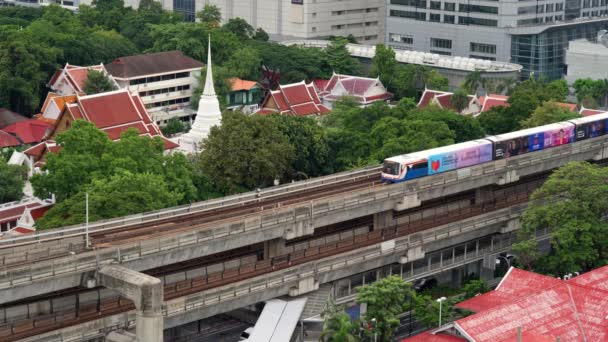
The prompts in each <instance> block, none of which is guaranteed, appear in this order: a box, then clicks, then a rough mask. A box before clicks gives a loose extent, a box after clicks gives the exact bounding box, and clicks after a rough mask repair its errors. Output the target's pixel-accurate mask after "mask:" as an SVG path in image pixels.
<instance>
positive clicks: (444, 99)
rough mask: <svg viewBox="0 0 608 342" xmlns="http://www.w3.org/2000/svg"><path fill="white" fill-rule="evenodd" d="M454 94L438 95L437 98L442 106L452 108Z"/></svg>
mask: <svg viewBox="0 0 608 342" xmlns="http://www.w3.org/2000/svg"><path fill="white" fill-rule="evenodd" d="M452 95H453V94H452V93H447V94H441V95H436V96H435V100H437V102H438V103H439V105H440V106H441V108H451V100H452Z"/></svg>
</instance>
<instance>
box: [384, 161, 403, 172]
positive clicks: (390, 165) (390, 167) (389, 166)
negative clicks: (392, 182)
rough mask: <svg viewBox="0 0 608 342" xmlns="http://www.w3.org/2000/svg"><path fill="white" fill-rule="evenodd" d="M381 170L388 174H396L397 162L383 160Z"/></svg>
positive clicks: (397, 169) (397, 170)
mask: <svg viewBox="0 0 608 342" xmlns="http://www.w3.org/2000/svg"><path fill="white" fill-rule="evenodd" d="M382 172H383V173H388V174H389V175H393V176H397V175H398V174H399V163H395V162H391V161H388V160H385V161H384V166H383V167H382Z"/></svg>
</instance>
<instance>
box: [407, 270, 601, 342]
mask: <svg viewBox="0 0 608 342" xmlns="http://www.w3.org/2000/svg"><path fill="white" fill-rule="evenodd" d="M457 307H459V308H463V309H467V310H470V311H473V312H475V314H473V315H471V316H468V317H465V318H462V319H459V320H457V321H455V322H454V323H450V324H447V325H445V326H443V327H442V328H439V329H436V330H434V331H431V332H426V334H427V335H428V334H430V335H436V336H450V337H454V338H458V339H459V340H453V341H475V342H486V341H487V342H507V341H509V342H510V341H516V340H517V330H518V328H519V327H521V329H522V334H523V341H555V340H556V339H557V338H558V337H559V338H560V340H561V341H563V342H567V341H606V340H607V339H608V316H607V315H608V266H604V267H602V268H599V269H596V270H593V271H590V272H588V273H585V274H583V275H580V276H577V277H574V278H571V279H568V280H561V279H559V278H553V277H549V276H544V275H540V274H537V273H534V272H529V271H524V270H520V269H516V268H510V269H509V271H508V272H507V274H506V275H505V276H504V278H503V279H502V281H501V282H500V284H499V285H498V286H497V287H496V289H495V290H493V291H490V292H488V293H485V294H482V295H479V296H476V297H473V298H471V299H468V300H465V301H463V302H461V303H459V304H458V305H457ZM403 341H407V342H411V341H427V340H425V339H420V338H419V339H414V338H411V339H405V340H403ZM437 341H450V340H443V339H438V340H437Z"/></svg>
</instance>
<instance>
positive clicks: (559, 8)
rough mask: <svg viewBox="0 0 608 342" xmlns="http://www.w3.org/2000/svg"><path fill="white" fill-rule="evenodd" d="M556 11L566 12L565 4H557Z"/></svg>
mask: <svg viewBox="0 0 608 342" xmlns="http://www.w3.org/2000/svg"><path fill="white" fill-rule="evenodd" d="M555 10H556V11H563V10H564V4H563V3H560V4H555Z"/></svg>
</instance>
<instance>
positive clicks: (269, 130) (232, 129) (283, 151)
mask: <svg viewBox="0 0 608 342" xmlns="http://www.w3.org/2000/svg"><path fill="white" fill-rule="evenodd" d="M293 154H294V149H293V147H292V146H291V144H290V143H289V139H288V138H287V137H286V136H285V135H284V134H282V133H281V132H280V131H279V129H278V128H277V127H276V125H274V122H273V121H272V120H270V119H268V118H267V117H264V116H258V115H253V116H247V115H245V114H242V113H239V112H224V114H223V116H222V125H221V126H219V127H218V126H215V127H213V128H212V129H211V132H210V133H209V136H208V137H207V138H206V139H205V140H204V141H203V152H201V154H200V156H199V158H198V164H199V167H200V169H201V170H203V172H204V173H205V174H206V175H208V176H209V177H210V178H211V179H213V180H214V182H215V183H216V184H217V185H218V187H219V188H220V189H222V190H225V191H227V192H235V191H238V190H239V189H240V188H243V187H244V188H247V189H254V188H256V187H263V186H266V185H270V184H272V182H273V180H274V179H276V178H277V177H280V176H281V175H283V174H285V172H286V171H287V170H288V169H289V167H290V165H291V163H292V161H293Z"/></svg>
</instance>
